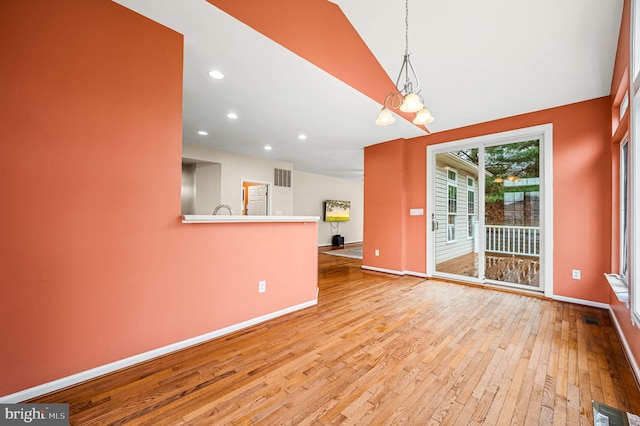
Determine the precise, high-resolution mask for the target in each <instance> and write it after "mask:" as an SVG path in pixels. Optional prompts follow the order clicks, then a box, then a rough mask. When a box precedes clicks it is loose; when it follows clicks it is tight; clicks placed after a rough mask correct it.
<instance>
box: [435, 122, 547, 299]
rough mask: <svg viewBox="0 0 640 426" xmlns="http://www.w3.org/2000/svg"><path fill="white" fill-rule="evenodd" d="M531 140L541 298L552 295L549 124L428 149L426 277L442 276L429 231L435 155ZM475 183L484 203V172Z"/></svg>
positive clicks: (482, 250) (481, 251)
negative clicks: (536, 157)
mask: <svg viewBox="0 0 640 426" xmlns="http://www.w3.org/2000/svg"><path fill="white" fill-rule="evenodd" d="M531 139H539V140H540V162H541V176H540V187H541V188H542V197H541V199H540V204H541V205H540V211H541V212H542V214H541V218H540V232H541V235H542V244H541V247H540V279H541V280H542V282H541V286H542V288H543V289H544V295H545V296H547V297H551V296H552V295H553V124H551V123H548V124H542V125H539V126H532V127H525V128H522V129H515V130H510V131H506V132H500V133H493V134H489V135H484V136H478V137H473V138H467V139H460V140H456V141H451V142H445V143H441V144H436V145H431V146H427V173H426V178H427V185H426V189H427V194H426V196H427V214H426V215H425V220H426V222H427V223H426V232H427V238H426V241H427V247H426V254H427V259H426V260H427V276H428V277H438V276H443V274H442V273H438V272H436V268H435V238H434V237H435V234H434V232H432V231H431V216H432V215H433V214H435V197H434V196H432V194H434V193H435V191H434V190H433V188H434V187H435V176H436V155H437V154H441V153H445V152H450V151H453V150H462V149H467V148H471V147H474V148H479V147H480V146H490V145H500V144H506V143H512V142H522V141H524V140H531ZM480 166H481V170H483V169H484V164H480ZM478 182H479V183H478V186H479V189H480V191H479V194H478V200H479V201H480V200H484V173H479V176H478ZM478 204H479V205H480V206H483V205H484V202H479V203H478ZM483 210H484V209H480V211H479V212H478V217H479V218H483V217H484V211H483ZM482 253H484V238H483V239H482V240H481V241H480V254H482ZM467 279H468V280H469V281H471V282H484V280H482V279H474V278H470V277H467Z"/></svg>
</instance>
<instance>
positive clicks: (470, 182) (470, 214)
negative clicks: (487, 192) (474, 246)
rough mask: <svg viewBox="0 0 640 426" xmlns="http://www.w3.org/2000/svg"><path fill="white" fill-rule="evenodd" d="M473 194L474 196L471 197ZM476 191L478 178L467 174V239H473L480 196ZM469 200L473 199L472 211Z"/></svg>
mask: <svg viewBox="0 0 640 426" xmlns="http://www.w3.org/2000/svg"><path fill="white" fill-rule="evenodd" d="M471 195H473V197H471ZM476 195H477V192H476V180H475V179H474V178H473V176H467V239H468V240H471V239H473V237H474V236H475V235H474V232H473V221H474V219H475V218H476V210H477V205H478V198H477V196H476ZM469 200H473V206H472V209H471V211H469V206H470V202H469Z"/></svg>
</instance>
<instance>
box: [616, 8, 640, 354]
mask: <svg viewBox="0 0 640 426" xmlns="http://www.w3.org/2000/svg"><path fill="white" fill-rule="evenodd" d="M630 11H631V2H630V1H629V0H625V2H624V8H623V10H622V25H621V27H620V36H619V38H618V50H617V52H616V62H615V67H614V71H613V80H612V82H611V115H612V121H613V122H614V123H615V120H614V117H615V112H616V109H617V105H616V104H617V103H618V102H619V97H620V96H619V93H620V90H619V89H620V88H622V89H623V90H628V87H629V81H628V78H629V74H630V73H629V67H630V59H629V34H630V25H631V12H630ZM625 80H626V81H625ZM617 98H618V99H617ZM627 117H628V114H627ZM619 126H620V129H619V130H618V131H617V132H616V133H615V134H614V136H613V143H612V148H611V151H612V155H611V164H612V183H613V185H612V188H613V189H612V194H613V207H612V216H613V219H614V220H613V226H612V230H611V234H612V235H613V236H614V238H613V241H612V254H613V255H612V257H611V268H612V270H613V271H616V272H617V271H618V270H619V266H618V265H619V256H618V251H619V248H618V247H619V246H618V245H619V238H618V234H619V232H620V223H619V220H618V217H617V215H618V214H619V211H620V210H619V209H620V197H619V196H618V191H619V185H618V179H619V161H620V151H619V150H620V141H621V139H622V137H623V136H624V134H625V133H627V132H628V131H629V120H628V119H624V120H623V121H622V122H621V123H619ZM631 143H632V144H633V146H634V147H635V146H636V144H637V141H635V140H632V141H631ZM631 285H638V284H637V283H632V284H631ZM609 304H610V305H611V309H612V310H613V313H614V315H615V316H616V321H617V322H618V324H619V325H620V328H621V330H622V333H623V334H624V338H625V340H626V342H627V344H628V345H629V348H630V350H631V352H632V354H633V357H634V359H635V361H636V363H637V364H640V330H639V329H638V327H637V326H634V325H633V324H632V323H631V312H630V309H629V308H627V306H626V305H625V304H624V303H621V302H619V301H618V299H617V298H616V296H615V295H614V294H613V292H612V291H610V292H609Z"/></svg>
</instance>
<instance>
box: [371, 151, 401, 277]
mask: <svg viewBox="0 0 640 426" xmlns="http://www.w3.org/2000/svg"><path fill="white" fill-rule="evenodd" d="M364 163H365V173H364V211H365V215H364V235H365V238H364V241H363V264H364V265H366V266H371V267H375V268H384V269H389V270H393V271H401V270H402V269H403V268H402V267H403V254H404V250H403V246H404V243H403V241H404V238H405V233H404V223H403V221H402V220H399V218H400V217H401V215H402V211H403V210H404V205H405V202H404V180H403V170H404V152H403V145H402V141H401V140H398V141H393V142H387V143H382V144H377V145H373V146H370V147H367V148H366V149H365V151H364ZM367 164H375V165H376V168H375V169H372V171H371V173H369V171H367V169H366V167H367ZM376 249H377V250H379V251H380V256H375V250H376Z"/></svg>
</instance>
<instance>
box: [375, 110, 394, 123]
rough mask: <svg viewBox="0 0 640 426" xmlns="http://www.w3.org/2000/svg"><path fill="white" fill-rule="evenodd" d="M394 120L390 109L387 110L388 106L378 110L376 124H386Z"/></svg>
mask: <svg viewBox="0 0 640 426" xmlns="http://www.w3.org/2000/svg"><path fill="white" fill-rule="evenodd" d="M394 121H396V119H395V118H394V117H393V114H391V111H389V108H386V107H384V108H382V109H381V110H380V114H378V118H377V119H376V124H377V125H378V126H387V125H389V124H392V123H393V122H394Z"/></svg>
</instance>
